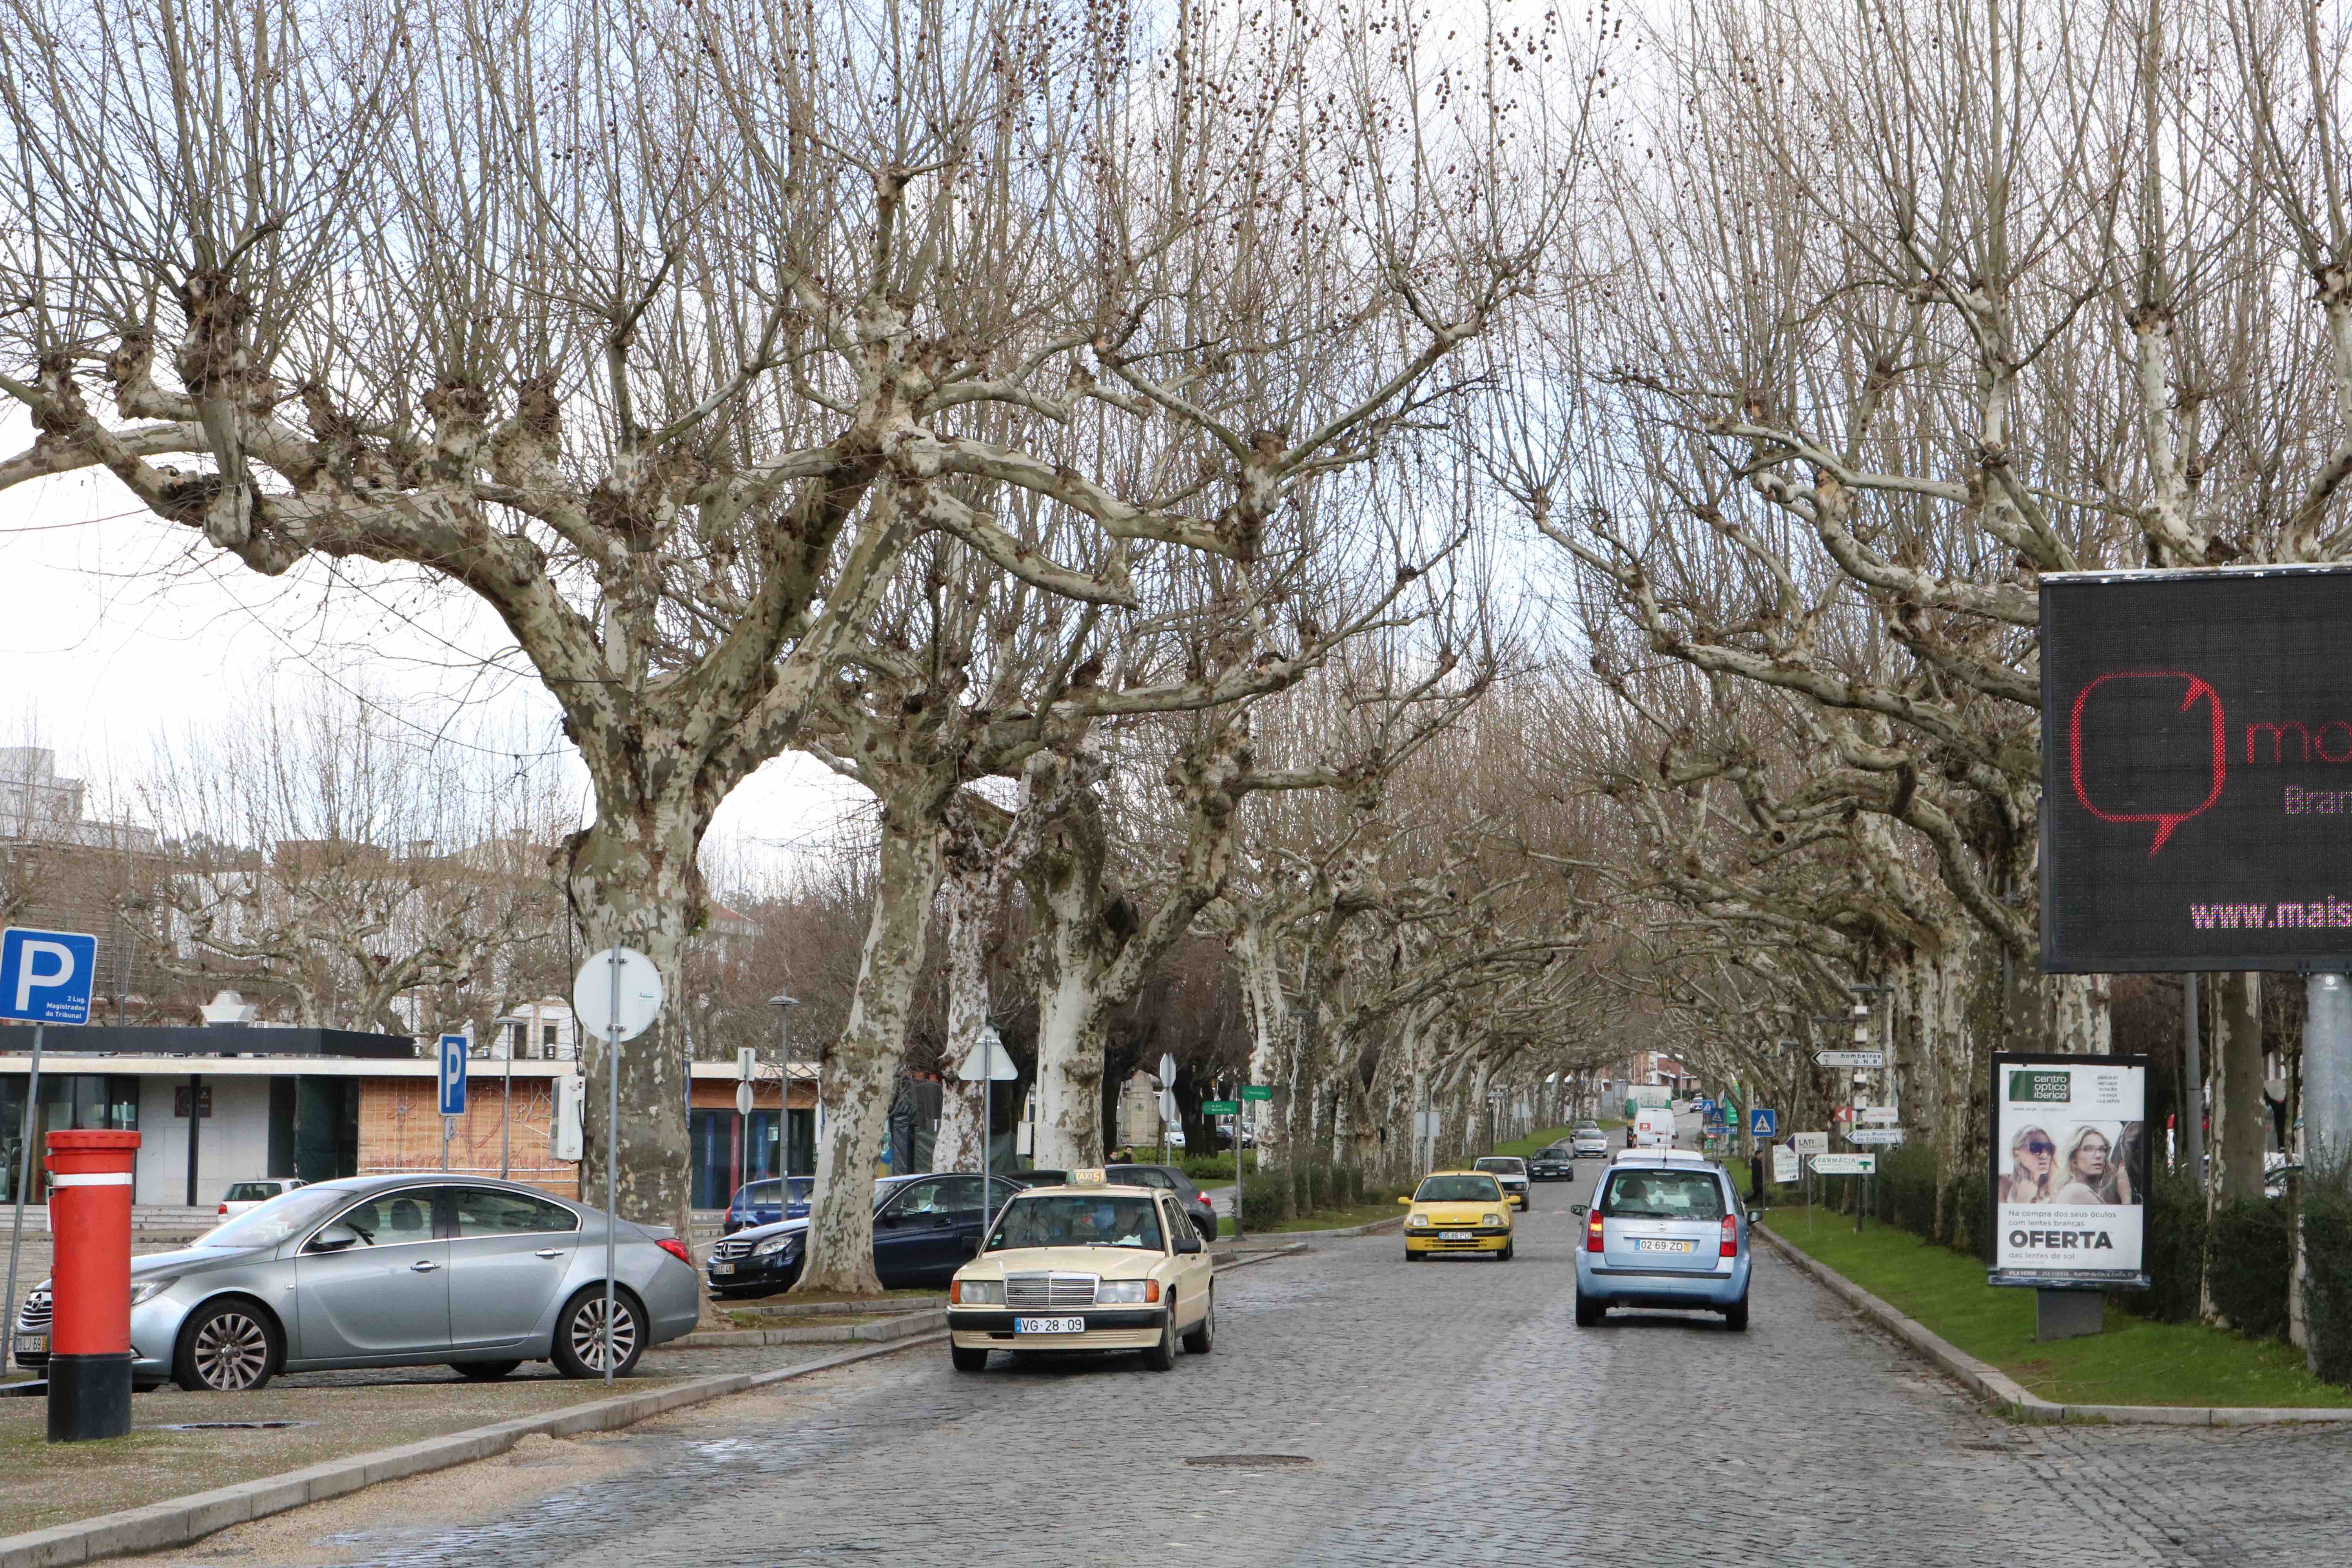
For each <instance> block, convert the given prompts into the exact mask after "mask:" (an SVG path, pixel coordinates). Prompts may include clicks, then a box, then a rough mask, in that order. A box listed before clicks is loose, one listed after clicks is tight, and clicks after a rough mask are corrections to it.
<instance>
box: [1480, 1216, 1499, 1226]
mask: <svg viewBox="0 0 2352 1568" xmlns="http://www.w3.org/2000/svg"><path fill="white" fill-rule="evenodd" d="M1478 1223H1479V1224H1481V1225H1490V1226H1491V1225H1500V1224H1502V1223H1503V1216H1502V1215H1498V1214H1490V1215H1482V1216H1480V1218H1479V1221H1478Z"/></svg>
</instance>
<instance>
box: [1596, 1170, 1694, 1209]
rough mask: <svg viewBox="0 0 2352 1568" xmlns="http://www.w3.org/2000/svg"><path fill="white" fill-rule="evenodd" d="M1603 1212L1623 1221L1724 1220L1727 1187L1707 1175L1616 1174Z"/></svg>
mask: <svg viewBox="0 0 2352 1568" xmlns="http://www.w3.org/2000/svg"><path fill="white" fill-rule="evenodd" d="M1601 1213H1602V1214H1604V1215H1610V1216H1612V1218H1620V1219H1706V1220H1717V1219H1721V1218H1722V1217H1723V1184H1721V1183H1719V1182H1717V1180H1716V1179H1715V1177H1714V1175H1713V1174H1712V1173H1708V1172H1706V1171H1626V1170H1618V1171H1612V1172H1611V1173H1610V1175H1609V1186H1608V1188H1607V1190H1606V1191H1605V1192H1603V1193H1602V1194H1601Z"/></svg>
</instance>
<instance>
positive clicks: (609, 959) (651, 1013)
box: [572, 947, 789, 1388]
mask: <svg viewBox="0 0 2352 1568" xmlns="http://www.w3.org/2000/svg"><path fill="white" fill-rule="evenodd" d="M661 1005H662V983H661V971H660V970H658V969H656V968H655V967H654V961H653V960H652V959H650V958H647V957H646V955H645V954H644V953H642V952H638V951H637V950H636V949H635V948H633V947H608V948H606V949H605V950H604V952H599V953H593V954H591V955H590V957H589V959H588V962H587V963H583V964H582V965H581V966H580V973H577V974H575V975H573V976H572V1016H573V1017H574V1018H576V1019H577V1020H579V1022H580V1024H581V1026H582V1027H583V1028H585V1029H587V1030H588V1031H590V1032H591V1033H593V1034H600V1035H603V1036H604V1146H603V1149H602V1152H603V1154H604V1331H603V1334H602V1338H603V1341H604V1347H603V1348H604V1386H605V1387H607V1388H610V1387H611V1386H612V1385H613V1269H614V1243H615V1242H616V1241H617V1240H618V1239H619V1237H617V1236H616V1234H615V1227H616V1226H617V1225H618V1223H619V1221H618V1216H617V1215H615V1214H614V1209H615V1208H616V1207H617V1206H618V1205H619V1204H620V1201H621V1190H620V1189H621V1174H620V1173H621V1162H620V1158H619V1155H620V1140H619V1139H618V1138H617V1137H616V1136H615V1134H616V1132H617V1131H618V1130H619V1128H620V1125H621V1042H622V1041H623V1040H634V1039H635V1038H636V1037H638V1036H639V1035H642V1034H644V1033H645V1032H646V1029H647V1028H648V1027H650V1026H652V1024H653V1021H654V1019H655V1018H656V1016H658V1015H659V1014H660V1012H661ZM788 1103H789V1102H788ZM787 1206H788V1205H787Z"/></svg>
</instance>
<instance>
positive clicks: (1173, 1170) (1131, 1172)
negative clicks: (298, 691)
mask: <svg viewBox="0 0 2352 1568" xmlns="http://www.w3.org/2000/svg"><path fill="white" fill-rule="evenodd" d="M1109 1179H1110V1180H1111V1181H1114V1182H1126V1183H1129V1184H1132V1185H1137V1186H1146V1187H1158V1188H1160V1190H1161V1191H1162V1192H1170V1193H1174V1194H1176V1201H1177V1204H1178V1205H1179V1206H1180V1207H1181V1208H1182V1210H1183V1211H1184V1217H1185V1218H1187V1219H1189V1220H1191V1221H1192V1228H1193V1229H1195V1230H1197V1231H1199V1232H1200V1233H1201V1239H1202V1241H1214V1240H1216V1239H1217V1206H1216V1205H1214V1204H1213V1203H1211V1202H1210V1201H1209V1194H1206V1193H1204V1192H1202V1190H1201V1189H1200V1188H1199V1187H1198V1186H1196V1185H1194V1184H1193V1182H1192V1177H1190V1176H1188V1175H1186V1174H1185V1173H1183V1172H1182V1171H1181V1170H1180V1169H1178V1168H1177V1167H1176V1166H1174V1165H1113V1166H1111V1167H1110V1177H1109Z"/></svg>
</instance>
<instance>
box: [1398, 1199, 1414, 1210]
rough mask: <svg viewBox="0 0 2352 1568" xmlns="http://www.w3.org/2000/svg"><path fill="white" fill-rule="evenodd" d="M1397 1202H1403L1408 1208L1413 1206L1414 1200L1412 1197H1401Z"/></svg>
mask: <svg viewBox="0 0 2352 1568" xmlns="http://www.w3.org/2000/svg"><path fill="white" fill-rule="evenodd" d="M1397 1202H1399V1203H1401V1204H1402V1205H1404V1206H1405V1207H1407V1208H1411V1207H1412V1199H1411V1198H1399V1199H1397Z"/></svg>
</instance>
